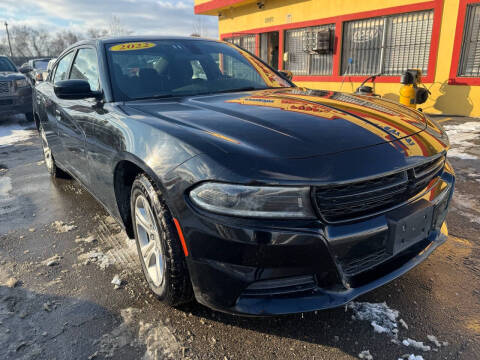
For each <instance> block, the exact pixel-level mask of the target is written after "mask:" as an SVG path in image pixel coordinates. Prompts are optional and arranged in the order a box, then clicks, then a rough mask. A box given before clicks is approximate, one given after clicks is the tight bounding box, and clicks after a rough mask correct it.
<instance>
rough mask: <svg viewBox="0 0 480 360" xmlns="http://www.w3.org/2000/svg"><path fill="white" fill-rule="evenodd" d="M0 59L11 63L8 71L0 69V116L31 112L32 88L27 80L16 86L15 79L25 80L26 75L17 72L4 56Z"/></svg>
mask: <svg viewBox="0 0 480 360" xmlns="http://www.w3.org/2000/svg"><path fill="white" fill-rule="evenodd" d="M0 61H8V62H9V63H10V64H11V70H10V71H1V69H0V117H6V116H9V115H15V114H25V113H31V112H32V88H31V86H30V84H29V83H28V82H27V83H26V85H25V86H21V87H19V86H17V80H19V81H23V80H26V76H25V75H23V74H21V73H20V72H18V70H17V68H16V67H15V65H13V63H12V62H11V61H10V60H9V59H8V58H7V57H4V56H0Z"/></svg>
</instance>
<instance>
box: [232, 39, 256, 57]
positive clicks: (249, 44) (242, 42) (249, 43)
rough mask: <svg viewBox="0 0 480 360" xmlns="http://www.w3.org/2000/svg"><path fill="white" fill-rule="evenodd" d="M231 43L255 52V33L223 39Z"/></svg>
mask: <svg viewBox="0 0 480 360" xmlns="http://www.w3.org/2000/svg"><path fill="white" fill-rule="evenodd" d="M225 41H228V42H230V43H232V44H235V45H237V46H239V47H241V48H242V49H244V50H247V51H248V52H250V53H252V54H255V35H242V36H235V37H232V38H228V39H225Z"/></svg>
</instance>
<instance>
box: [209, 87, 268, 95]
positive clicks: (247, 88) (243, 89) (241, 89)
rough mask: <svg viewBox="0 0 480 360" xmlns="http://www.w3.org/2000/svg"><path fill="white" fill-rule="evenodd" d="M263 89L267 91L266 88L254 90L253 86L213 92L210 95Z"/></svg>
mask: <svg viewBox="0 0 480 360" xmlns="http://www.w3.org/2000/svg"><path fill="white" fill-rule="evenodd" d="M265 89H268V87H265V88H256V87H254V86H246V87H243V88H238V89H228V90H220V91H215V92H212V94H221V93H229V92H239V91H252V90H265Z"/></svg>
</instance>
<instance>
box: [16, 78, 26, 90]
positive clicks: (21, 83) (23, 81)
mask: <svg viewBox="0 0 480 360" xmlns="http://www.w3.org/2000/svg"><path fill="white" fill-rule="evenodd" d="M15 86H16V87H17V88H21V87H25V86H28V81H27V79H20V80H15Z"/></svg>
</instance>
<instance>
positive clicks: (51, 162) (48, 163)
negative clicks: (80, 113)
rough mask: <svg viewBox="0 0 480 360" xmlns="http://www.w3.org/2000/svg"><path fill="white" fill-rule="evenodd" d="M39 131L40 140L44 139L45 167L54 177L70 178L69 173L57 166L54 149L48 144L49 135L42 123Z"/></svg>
mask: <svg viewBox="0 0 480 360" xmlns="http://www.w3.org/2000/svg"><path fill="white" fill-rule="evenodd" d="M39 132H40V140H41V141H42V149H43V160H44V161H45V167H46V168H47V171H48V173H49V174H50V176H51V177H53V178H63V179H65V178H69V175H68V174H67V173H66V172H65V171H63V170H62V169H60V168H59V167H58V166H57V163H56V162H55V158H54V157H53V154H52V150H51V149H50V146H49V145H48V141H47V136H46V135H45V131H44V130H43V127H42V126H41V125H40V126H39Z"/></svg>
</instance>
